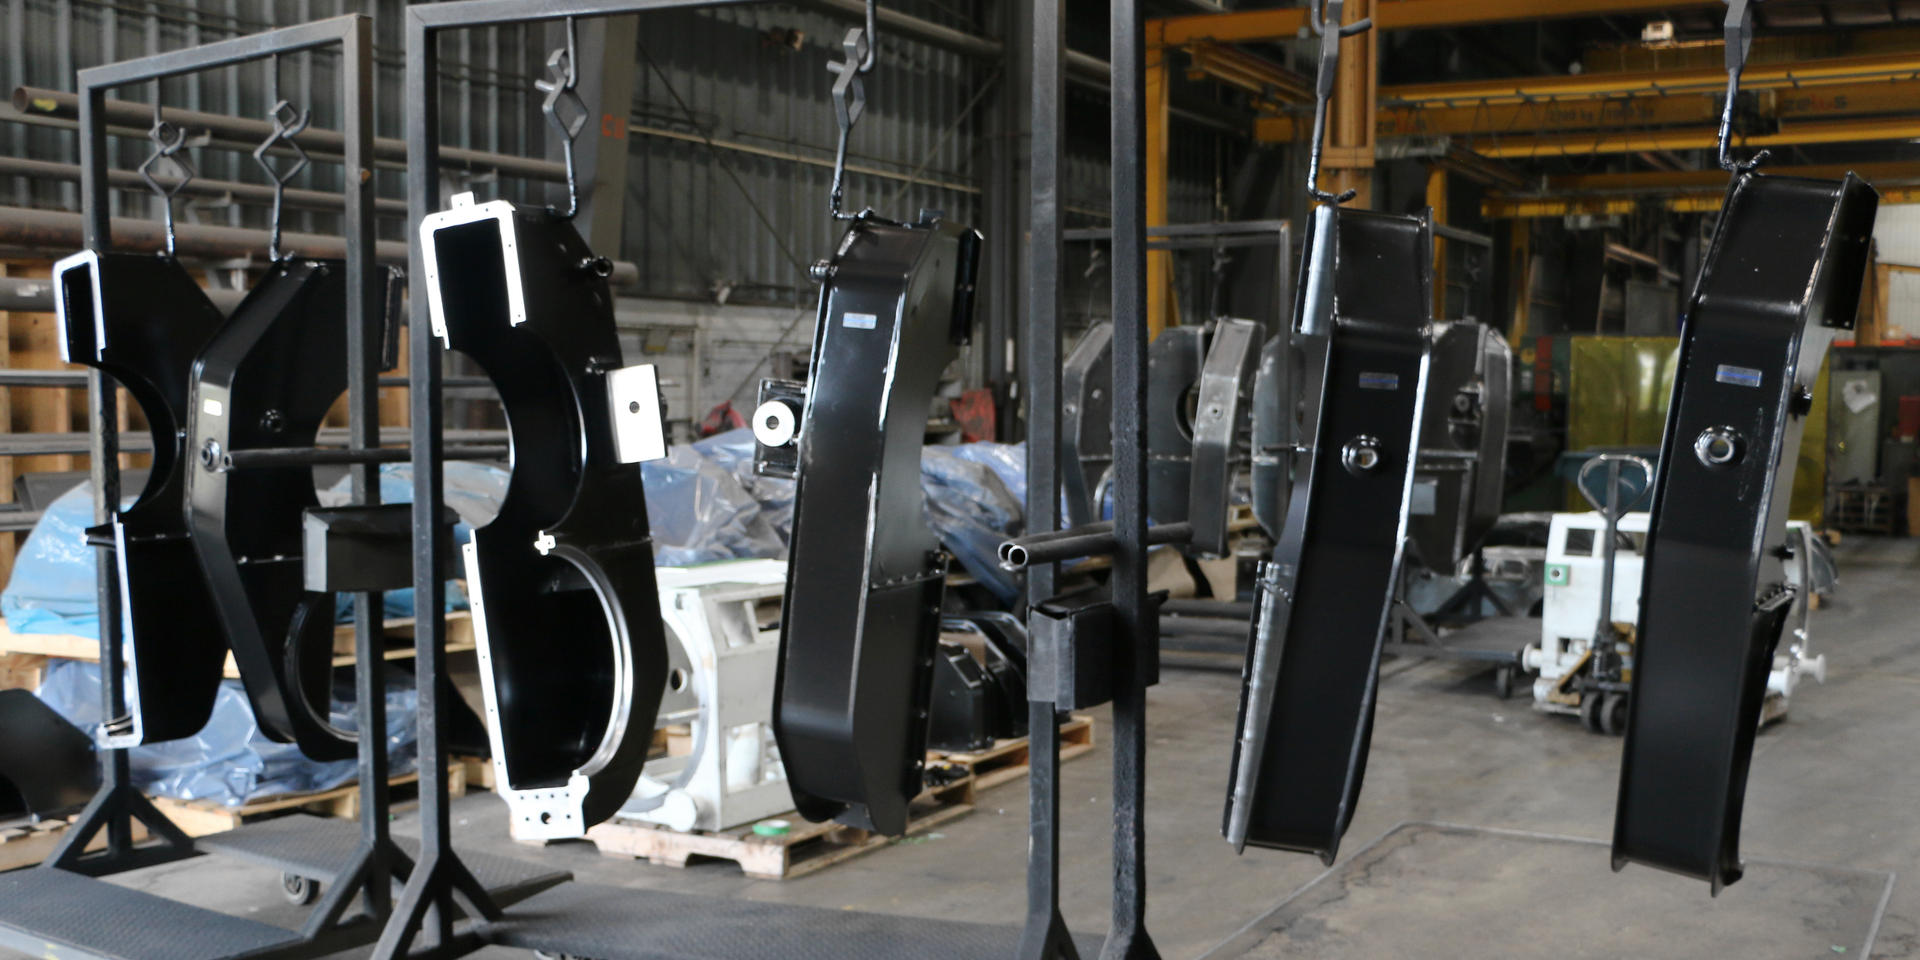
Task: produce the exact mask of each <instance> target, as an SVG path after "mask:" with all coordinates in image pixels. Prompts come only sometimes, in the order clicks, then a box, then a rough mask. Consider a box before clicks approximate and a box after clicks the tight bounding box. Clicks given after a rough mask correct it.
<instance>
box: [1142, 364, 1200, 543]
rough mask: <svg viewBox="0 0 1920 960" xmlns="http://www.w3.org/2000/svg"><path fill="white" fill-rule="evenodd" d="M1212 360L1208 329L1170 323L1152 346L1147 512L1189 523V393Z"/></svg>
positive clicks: (1154, 516)
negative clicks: (1171, 325)
mask: <svg viewBox="0 0 1920 960" xmlns="http://www.w3.org/2000/svg"><path fill="white" fill-rule="evenodd" d="M1206 360H1207V328H1206V327H1203V326H1191V327H1168V328H1167V329H1165V330H1162V331H1160V335H1159V336H1157V337H1155V338H1153V342H1152V343H1150V344H1148V345H1147V516H1148V518H1150V519H1151V520H1152V521H1153V522H1154V523H1183V522H1185V521H1186V519H1187V510H1188V508H1189V506H1190V504H1191V502H1192V500H1193V423H1192V420H1191V419H1190V416H1189V414H1188V409H1187V408H1188V406H1189V399H1188V394H1189V393H1190V392H1192V391H1193V390H1194V389H1195V388H1196V387H1197V386H1198V384H1199V382H1200V370H1201V368H1202V367H1203V366H1205V365H1206Z"/></svg>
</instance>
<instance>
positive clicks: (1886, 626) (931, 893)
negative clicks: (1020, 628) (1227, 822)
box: [120, 540, 1920, 960]
mask: <svg viewBox="0 0 1920 960" xmlns="http://www.w3.org/2000/svg"><path fill="white" fill-rule="evenodd" d="M1837 553H1838V556H1839V561H1840V570H1841V584H1840V590H1839V594H1838V596H1837V597H1836V598H1835V602H1834V603H1833V604H1832V605H1831V606H1830V607H1829V608H1827V609H1825V610H1822V611H1820V612H1819V613H1817V614H1815V616H1814V621H1813V629H1814V636H1815V643H1816V645H1817V647H1818V649H1819V650H1821V651H1823V652H1825V653H1826V654H1827V656H1828V659H1829V675H1830V677H1831V679H1830V680H1829V681H1828V683H1827V684H1826V685H1825V686H1823V687H1821V686H1808V687H1806V688H1803V690H1802V691H1801V692H1800V694H1799V696H1797V697H1796V698H1795V701H1794V704H1793V708H1792V712H1791V714H1790V715H1789V717H1788V718H1787V719H1786V720H1785V721H1784V722H1783V723H1780V724H1776V725H1774V726H1772V727H1770V728H1769V729H1768V730H1766V731H1765V732H1764V733H1763V734H1762V735H1761V737H1760V741H1759V746H1758V748H1757V750H1756V755H1755V760H1754V767H1753V774H1752V781H1751V784H1750V786H1749V789H1748V793H1747V806H1746V826H1745V830H1744V834H1743V837H1742V851H1743V853H1744V854H1745V855H1746V856H1747V857H1749V858H1752V859H1754V860H1756V861H1759V860H1767V861H1773V862H1774V863H1772V864H1769V865H1766V866H1761V865H1756V867H1755V869H1754V870H1753V871H1751V872H1750V875H1749V877H1748V879H1747V880H1745V881H1743V882H1742V883H1740V884H1736V885H1735V886H1733V887H1731V888H1729V889H1728V890H1727V891H1726V892H1724V893H1723V894H1722V895H1721V896H1720V898H1719V899H1718V900H1709V898H1708V891H1707V886H1706V884H1704V883H1696V882H1693V881H1688V880H1684V879H1681V878H1677V877H1672V876H1669V875H1665V874H1661V873H1658V872H1656V871H1652V870H1648V869H1646V868H1641V867H1630V868H1628V870H1627V871H1626V872H1624V873H1622V874H1621V875H1619V876H1614V875H1612V874H1610V873H1608V872H1607V856H1606V850H1605V848H1604V847H1603V846H1600V845H1595V844H1590V843H1588V844H1582V843H1577V842H1572V841H1568V840H1545V841H1541V842H1537V843H1534V842H1523V841H1534V840H1539V838H1537V837H1533V838H1528V837H1517V836H1515V835H1513V834H1503V833H1487V832H1485V831H1471V830H1457V829H1453V828H1427V827H1412V828H1404V829H1400V830H1398V831H1396V827H1399V826H1400V825H1402V824H1403V823H1405V822H1407V821H1440V822H1444V823H1447V824H1458V825H1466V826H1470V827H1481V828H1499V829H1501V830H1507V831H1527V832H1533V833H1537V834H1550V835H1557V836H1561V837H1569V838H1584V839H1587V840H1603V839H1605V838H1607V837H1608V836H1610V834H1611V827H1612V821H1611V814H1612V808H1613V799H1614V789H1615V777H1616V771H1617V764H1618V759H1619V750H1620V741H1619V740H1617V739H1609V738H1602V737H1599V736H1595V735H1591V734H1588V733H1585V732H1583V731H1582V730H1581V729H1580V727H1579V724H1578V723H1577V722H1576V721H1573V720H1571V719H1568V718H1562V717H1549V716H1543V715H1538V714H1535V713H1533V712H1532V711H1530V710H1529V709H1528V708H1527V706H1526V702H1525V701H1524V700H1523V699H1521V698H1519V697H1516V698H1515V699H1514V700H1511V701H1507V702H1501V701H1498V700H1496V699H1494V698H1493V697H1492V695H1491V681H1490V678H1489V675H1488V674H1487V673H1485V672H1482V671H1477V670H1475V669H1474V668H1472V667H1467V666H1457V665H1450V664H1443V663H1437V662H1407V661H1399V662H1390V663H1389V664H1388V665H1387V667H1386V669H1385V671H1384V673H1385V676H1384V679H1383V682H1382V693H1381V697H1380V708H1379V716H1378V720H1377V726H1376V728H1375V732H1374V740H1373V751H1372V758H1371V761H1370V766H1369V769H1368V772H1367V779H1366V788H1365V793H1364V795H1363V796H1362V798H1361V802H1360V807H1359V811H1358V814H1357V815H1356V817H1355V819H1354V822H1353V826H1352V828H1351V830H1350V832H1349V833H1348V835H1347V841H1346V846H1345V848H1344V849H1343V851H1342V858H1341V860H1342V862H1341V864H1340V865H1337V866H1336V869H1335V871H1334V872H1332V873H1331V874H1328V875H1326V876H1323V874H1327V871H1325V870H1324V868H1323V867H1322V866H1321V865H1320V863H1319V862H1318V861H1317V860H1314V859H1312V858H1309V857H1303V856H1298V855H1290V854H1281V853H1276V852H1272V851H1257V850H1255V851H1249V853H1248V854H1247V855H1246V856H1235V855H1234V854H1233V853H1232V851H1231V850H1230V849H1229V848H1228V847H1227V845H1226V843H1225V842H1224V841H1222V840H1221V839H1220V836H1219V823H1220V810H1221V802H1222V796H1223V790H1224V786H1225V782H1226V773H1227V763H1228V751H1229V748H1230V744H1231V739H1232V724H1233V718H1234V711H1235V703H1236V697H1237V685H1238V683H1237V677H1236V676H1235V675H1232V674H1229V673H1215V672H1197V671H1168V672H1167V674H1166V676H1165V677H1164V678H1163V680H1162V682H1161V684H1160V685H1159V686H1158V687H1157V688H1155V689H1154V690H1153V691H1152V693H1151V696H1150V704H1151V707H1150V720H1149V730H1150V734H1151V738H1152V746H1151V750H1150V751H1149V754H1148V785H1147V809H1148V822H1147V838H1148V839H1147V844H1148V855H1147V871H1148V875H1149V878H1150V884H1151V894H1150V903H1151V907H1150V911H1149V928H1150V929H1151V931H1152V932H1153V936H1154V938H1155V940H1156V941H1157V943H1158V944H1159V946H1160V949H1161V952H1162V954H1163V955H1165V956H1167V957H1172V958H1192V957H1199V956H1202V955H1204V954H1207V953H1208V952H1209V951H1210V950H1214V949H1215V948H1216V947H1221V950H1220V952H1218V953H1216V954H1215V956H1218V957H1226V956H1236V957H1239V956H1244V957H1282V956H1288V957H1290V956H1314V957H1318V958H1322V960H1325V958H1332V957H1347V956H1351V957H1366V958H1369V960H1372V958H1375V957H1381V956H1408V957H1449V956H1466V955H1469V954H1471V955H1476V956H1488V957H1502V958H1504V957H1509V956H1514V957H1519V956H1528V957H1531V956H1549V955H1550V956H1554V957H1566V956H1593V957H1617V956H1634V957H1641V956H1673V957H1715V956H1732V955H1742V956H1767V957H1774V956H1827V957H1832V956H1839V955H1844V956H1860V955H1861V952H1860V948H1859V946H1858V945H1857V944H1860V943H1863V942H1864V939H1863V938H1864V936H1866V935H1867V934H1868V927H1869V926H1870V925H1871V924H1872V923H1873V922H1874V919H1875V918H1876V917H1879V915H1880V914H1881V912H1882V911H1881V909H1880V907H1881V903H1882V898H1886V899H1885V900H1884V903H1885V910H1884V917H1883V918H1881V919H1880V922H1879V924H1878V927H1877V931H1876V932H1877V940H1876V941H1875V946H1874V949H1873V951H1872V953H1871V956H1873V957H1881V958H1897V957H1915V956H1920V884H1917V883H1915V882H1913V880H1912V879H1911V878H1909V877H1907V876H1901V877H1899V880H1898V882H1893V883H1891V884H1889V877H1888V874H1889V873H1894V874H1903V875H1904V874H1910V873H1911V872H1912V870H1913V868H1914V867H1915V865H1916V864H1920V765H1916V764H1915V763H1914V762H1913V758H1914V756H1915V747H1914V745H1915V744H1916V743H1920V709H1916V703H1915V700H1914V699H1910V698H1920V617H1917V616H1916V614H1917V613H1920V601H1916V592H1917V591H1920V544H1916V542H1915V541H1912V540H1904V541H1869V540H1849V541H1847V542H1846V543H1844V544H1842V546H1841V547H1840V549H1839V550H1838V551H1837ZM1099 719H1100V720H1101V723H1100V729H1099V735H1100V736H1102V737H1106V736H1107V735H1108V734H1109V732H1110V730H1109V728H1108V727H1107V725H1106V723H1105V716H1104V711H1102V712H1101V715H1100V718H1099ZM1105 746H1106V741H1103V742H1102V748H1101V749H1099V750H1096V751H1095V752H1094V753H1093V754H1091V755H1089V756H1087V757H1084V758H1082V759H1079V760H1075V761H1073V762H1071V763H1069V764H1068V765H1067V766H1066V767H1065V768H1064V770H1063V776H1062V795H1063V798H1064V801H1065V806H1066V823H1065V825H1064V829H1063V838H1064V865H1063V869H1062V874H1063V882H1064V887H1065V895H1064V899H1063V904H1062V906H1063V910H1064V912H1065V915H1066V918H1067V921H1068V923H1069V924H1070V925H1071V926H1073V927H1074V928H1075V929H1076V930H1083V931H1089V932H1094V931H1100V930H1103V929H1104V928H1105V925H1106V917H1107V906H1108V887H1107V876H1108V869H1109V860H1108V848H1109V844H1110V839H1109V838H1110V809H1111V808H1110V805H1109V802H1108V793H1109V789H1110V788H1109V780H1108V777H1109V771H1110V765H1109V762H1108V754H1107V752H1106V749H1105ZM984 801H985V802H984V803H983V805H982V807H981V808H980V809H979V810H978V811H977V812H976V813H974V814H973V815H972V816H970V817H967V818H964V819H962V820H959V821H956V822H954V823H950V824H946V825H944V826H942V827H940V828H939V829H938V830H937V831H935V832H934V833H932V834H930V835H928V836H926V837H925V838H919V839H913V840H910V841H907V842H903V843H900V844H898V845H895V846H894V847H892V848H890V849H886V850H882V851H879V852H876V853H873V854H871V855H868V856H865V857H862V858H860V859H856V860H853V861H850V862H847V863H844V864H841V865H838V866H834V867H832V868H830V869H827V870H825V871H822V872H820V873H817V874H813V875H811V876H808V877H805V878H802V879H799V880H795V881H791V882H786V883H773V882H763V881H753V880H747V879H745V878H743V877H742V876H741V874H740V872H739V870H738V869H737V868H736V867H735V866H733V865H732V864H731V863H722V862H710V863H700V864H696V865H694V866H693V867H691V868H689V869H686V870H673V869H668V868H661V867H653V866H650V865H648V864H646V863H644V862H635V861H622V860H613V859H608V858H603V857H601V856H599V855H598V854H597V853H596V852H595V851H594V849H593V848H592V847H591V846H590V845H587V844H583V843H574V844H562V845H557V846H553V847H549V848H547V849H545V850H534V849H531V848H526V847H520V846H517V845H515V844H513V843H511V842H510V841H508V840H507V839H506V837H505V808H504V807H503V805H502V804H500V803H499V801H498V800H496V799H495V798H494V797H493V796H492V795H490V794H484V793H482V794H476V795H472V796H468V797H466V798H464V799H462V800H460V801H459V802H458V803H457V804H456V806H455V826H454V830H455V837H456V839H457V841H458V842H460V843H463V844H467V845H471V846H472V847H474V848H477V849H485V850H492V851H495V852H500V853H508V854H513V855H517V856H521V857H539V858H543V859H545V860H547V861H550V862H552V863H555V864H559V865H564V866H565V867H567V868H570V869H572V870H573V871H574V872H575V874H576V875H577V876H578V877H579V878H580V879H582V880H592V881H596V882H602V883H614V884H624V885H628V886H632V887H635V888H643V889H644V888H662V889H672V890H675V891H679V892H683V893H684V892H696V893H707V894H711V895H713V896H716V897H748V898H754V899H760V900H769V901H783V902H792V903H802V904H812V905H820V906H827V907H834V908H844V909H852V910H873V911H882V912H892V913H901V914H911V915H924V916H943V917H952V918H955V919H963V920H977V921H989V922H1000V923H1012V922H1016V921H1017V919H1018V917H1019V916H1020V913H1021V909H1022V904H1023V896H1024V894H1023V889H1022V878H1023V875H1024V874H1023V856H1024V846H1025V833H1024V830H1023V823H1024V817H1025V803H1026V791H1025V788H1024V786H1023V785H1021V784H1018V783H1016V784H1011V785H1008V786H1004V787H1001V788H998V789H995V790H993V791H990V792H988V793H986V794H985V795H984ZM415 829H417V827H416V825H415V824H414V823H413V821H412V820H411V818H410V817H407V816H403V817H401V818H400V820H399V822H398V823H397V824H396V830H397V831H399V832H403V833H406V832H413V831H414V830H415ZM1423 831H1424V832H1423ZM1382 838H1384V840H1383V839H1382ZM1376 841H1379V842H1378V843H1376ZM1808 865H1811V866H1808ZM274 880H275V876H274V875H273V874H272V873H271V872H269V871H266V870H263V869H258V868H253V867H245V866H238V865H235V864H232V863H230V862H223V861H220V860H218V859H215V858H212V857H206V858H200V859H198V860H194V861H188V862H184V863H180V864H174V865H170V866H166V867H160V868H155V869H152V870H147V871H142V872H139V873H136V874H131V875H128V876H125V877H123V878H120V882H124V883H129V884H132V885H134V886H138V887H141V888H143V889H146V890H149V891H152V892H155V893H159V894H163V895H166V896H171V897H175V898H178V899H182V900H186V901H189V902H192V903H196V904H200V905H203V906H208V907H213V908H216V909H220V910H224V911H228V912H233V913H240V914H245V915H248V916H251V917H254V918H255V919H259V920H263V921H267V922H272V923H280V924H283V925H288V926H293V925H296V924H297V923H298V921H299V920H300V918H301V916H302V915H303V913H304V911H303V910H299V909H296V908H291V907H289V906H287V905H286V904H285V903H284V902H282V901H281V900H280V899H279V896H278V894H277V892H276V891H275V889H274ZM1316 880H1318V881H1319V882H1317V883H1315V881H1316ZM1310 884H1311V886H1309V885H1310ZM1557 884H1565V885H1566V886H1565V889H1561V888H1559V887H1557V886H1556V885H1557ZM1303 887H1306V890H1305V891H1304V892H1303V893H1302V894H1301V895H1300V896H1299V897H1297V898H1292V899H1289V898H1290V895H1292V894H1294V893H1295V892H1296V891H1300V890H1301V889H1302V888H1303ZM1889 887H1890V890H1891V896H1890V897H1886V894H1887V891H1888V890H1889ZM1283 901H1285V902H1284V903H1283ZM1367 911H1375V912H1374V913H1368V912H1367ZM1379 917H1392V918H1398V920H1400V921H1401V922H1398V923H1385V922H1376V919H1375V918H1379ZM1783 917H1784V918H1786V919H1785V920H1782V918H1783ZM1483 918H1484V919H1483ZM1427 921H1431V922H1427ZM1441 921H1446V922H1441ZM1762 924H1766V925H1767V926H1765V927H1764V928H1763V927H1762V926H1761V925H1762ZM1495 927H1498V928H1499V930H1500V932H1501V934H1502V935H1501V936H1497V937H1496V936H1491V935H1490V934H1491V933H1492V932H1493V929H1494V928H1495ZM1776 928H1777V930H1778V932H1777V933H1775V932H1772V931H1774V930H1776ZM1359 931H1371V933H1370V934H1369V936H1370V937H1371V939H1368V938H1367V937H1361V936H1359V935H1358V932H1359ZM1729 931H1745V932H1746V933H1747V934H1748V935H1750V936H1748V937H1742V936H1730V934H1729ZM1756 936H1757V937H1758V938H1759V939H1758V940H1757V943H1758V946H1757V947H1755V946H1752V945H1745V946H1740V947H1739V948H1738V949H1736V944H1737V943H1738V941H1741V940H1743V939H1751V938H1752V937H1756ZM1228 941H1232V942H1231V943H1228ZM1223 944H1224V946H1223ZM476 956H481V957H488V958H494V957H514V956H521V957H524V956H525V954H524V953H521V952H519V951H509V950H504V949H494V950H489V951H487V952H483V953H481V954H477V955H476Z"/></svg>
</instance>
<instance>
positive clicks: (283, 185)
mask: <svg viewBox="0 0 1920 960" xmlns="http://www.w3.org/2000/svg"><path fill="white" fill-rule="evenodd" d="M267 96H268V98H270V99H271V100H273V109H272V110H269V111H268V112H267V119H268V120H271V121H273V129H272V131H270V132H269V133H268V134H267V139H265V140H262V141H260V145H259V146H257V147H254V148H253V160H254V162H255V163H258V164H259V165H260V169H262V170H265V171H266V172H267V179H269V180H272V181H273V215H272V219H271V220H270V221H269V222H268V226H267V259H269V260H272V261H273V262H275V263H278V262H280V261H281V260H284V259H286V257H287V254H285V253H284V252H282V251H281V249H280V212H281V209H282V208H283V206H284V205H285V201H286V195H287V184H288V182H290V181H291V180H293V178H294V177H296V176H299V175H300V171H302V170H305V169H306V168H307V163H308V158H307V151H306V150H304V149H302V148H301V147H300V143H299V141H296V140H295V139H293V138H294V137H296V136H299V135H300V134H301V133H302V132H303V131H305V130H306V129H307V124H309V123H311V122H312V121H313V110H312V109H310V108H309V109H306V110H302V111H300V114H299V116H298V117H296V116H294V112H293V104H291V103H288V102H287V101H285V100H282V99H280V55H279V54H274V56H273V59H272V60H271V61H270V62H269V63H268V65H267ZM281 143H285V144H286V145H287V146H288V147H289V148H291V149H292V150H293V155H294V157H295V159H294V162H293V165H292V166H290V167H288V168H287V169H286V170H285V171H282V170H280V169H279V168H278V167H277V166H275V165H274V162H273V161H272V160H269V159H267V151H268V150H271V149H273V148H274V147H275V146H276V145H278V144H281ZM169 234H171V231H169Z"/></svg>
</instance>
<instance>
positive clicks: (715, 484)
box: [641, 443, 786, 567]
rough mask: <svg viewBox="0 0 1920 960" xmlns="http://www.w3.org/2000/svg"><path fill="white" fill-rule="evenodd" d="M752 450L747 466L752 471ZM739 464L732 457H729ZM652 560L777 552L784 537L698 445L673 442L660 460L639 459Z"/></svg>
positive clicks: (678, 562) (677, 562)
mask: <svg viewBox="0 0 1920 960" xmlns="http://www.w3.org/2000/svg"><path fill="white" fill-rule="evenodd" d="M752 458H753V455H752V453H751V452H749V453H748V455H747V460H748V463H747V466H746V469H747V471H748V472H749V473H751V472H752V469H753V464H752ZM733 462H734V465H735V466H738V462H737V458H733ZM641 476H642V478H643V479H644V481H645V482H646V487H647V520H648V523H649V524H650V525H651V526H652V528H653V559H654V562H655V563H658V564H660V565H662V566H668V567H684V566H691V565H693V564H696V563H709V562H712V561H714V560H734V559H742V558H750V557H782V556H785V555H786V542H785V541H784V540H783V539H782V538H781V537H780V536H779V535H778V534H776V533H775V532H774V529H773V527H772V525H771V524H769V523H768V522H767V518H766V517H765V516H763V515H762V514H763V506H762V504H761V503H760V501H759V500H757V499H755V497H754V495H753V494H752V493H749V492H748V490H747V488H746V487H744V486H742V485H741V482H740V479H739V477H738V476H737V475H736V474H735V473H734V472H733V471H732V470H729V469H728V467H727V466H725V465H723V464H722V462H721V461H716V460H714V459H713V458H711V457H709V456H708V455H707V454H706V453H705V452H703V451H702V450H701V449H700V448H699V445H698V444H684V443H680V444H674V445H673V446H671V447H669V448H668V449H667V457H666V459H664V460H653V461H649V462H647V463H644V464H641Z"/></svg>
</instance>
